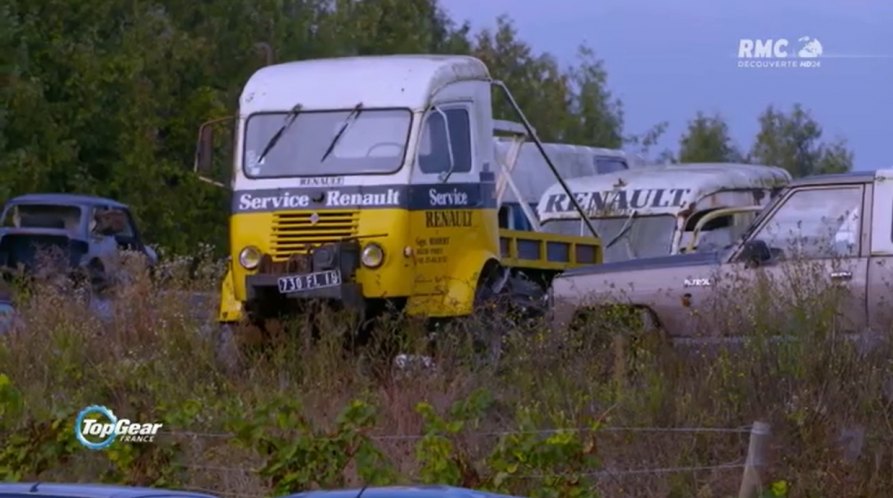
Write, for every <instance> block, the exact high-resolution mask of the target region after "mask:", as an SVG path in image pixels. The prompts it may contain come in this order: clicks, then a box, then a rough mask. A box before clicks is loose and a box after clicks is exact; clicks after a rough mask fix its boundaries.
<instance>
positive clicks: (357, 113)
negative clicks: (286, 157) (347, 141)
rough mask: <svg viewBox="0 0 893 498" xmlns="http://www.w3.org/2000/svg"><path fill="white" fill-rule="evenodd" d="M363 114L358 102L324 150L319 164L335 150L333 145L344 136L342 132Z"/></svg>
mask: <svg viewBox="0 0 893 498" xmlns="http://www.w3.org/2000/svg"><path fill="white" fill-rule="evenodd" d="M361 112H363V103H362V102H360V103H358V104H357V105H356V107H354V108H353V110H352V111H350V114H348V115H347V117H346V118H345V119H344V124H342V125H341V129H339V130H338V133H336V134H335V138H333V139H332V143H330V144H329V147H328V148H327V149H326V152H325V154H323V155H322V157H321V158H320V159H319V162H320V163H322V162H323V161H325V160H326V158H327V157H329V154H331V153H332V151H333V150H334V149H335V145H336V144H337V143H338V140H341V136H342V135H344V132H345V131H347V128H348V127H349V126H350V125H351V123H353V122H354V121H355V120H356V119H357V118H358V117H359V116H360V113H361Z"/></svg>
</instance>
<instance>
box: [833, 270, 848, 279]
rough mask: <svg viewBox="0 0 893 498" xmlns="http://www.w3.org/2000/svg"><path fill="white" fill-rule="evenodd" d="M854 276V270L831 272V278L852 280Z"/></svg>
mask: <svg viewBox="0 0 893 498" xmlns="http://www.w3.org/2000/svg"><path fill="white" fill-rule="evenodd" d="M851 278H853V272H849V271H833V272H831V280H850V279H851Z"/></svg>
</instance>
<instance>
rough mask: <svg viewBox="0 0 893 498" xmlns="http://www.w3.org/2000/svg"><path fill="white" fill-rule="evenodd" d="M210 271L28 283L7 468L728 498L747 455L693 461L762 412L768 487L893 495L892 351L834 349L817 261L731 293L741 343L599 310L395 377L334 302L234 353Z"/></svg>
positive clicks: (1, 367)
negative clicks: (652, 331) (218, 324)
mask: <svg viewBox="0 0 893 498" xmlns="http://www.w3.org/2000/svg"><path fill="white" fill-rule="evenodd" d="M210 265H211V263H204V264H203V268H205V269H208V271H207V272H206V280H195V279H187V278H185V277H184V274H185V270H186V268H180V267H178V266H177V265H173V264H171V265H169V267H168V268H165V269H164V270H165V271H164V272H162V273H163V274H164V275H165V276H166V278H165V279H164V281H162V282H156V283H152V282H150V281H149V279H148V277H147V276H143V277H141V278H138V279H135V280H134V281H133V282H130V283H128V284H125V285H124V286H122V287H120V288H118V289H117V296H116V297H115V298H114V301H113V305H114V306H113V307H112V309H111V311H110V312H107V313H105V314H99V313H97V312H96V311H95V309H94V308H91V305H90V303H89V302H88V300H87V299H86V298H85V297H79V296H80V295H79V294H77V293H75V292H74V291H73V290H71V289H67V288H64V287H60V284H59V283H58V282H57V283H55V284H53V285H50V284H37V285H35V286H34V287H32V288H31V289H30V292H29V293H27V294H22V295H20V296H19V298H18V300H19V302H18V305H19V308H20V310H21V313H22V315H21V317H20V319H21V321H20V322H19V323H17V324H16V325H15V326H14V328H13V330H11V331H9V332H8V333H7V334H5V335H3V336H2V337H0V439H2V440H3V441H4V442H5V444H4V445H3V447H2V450H0V479H41V480H54V479H58V480H81V481H83V480H105V481H110V482H122V483H131V484H154V485H167V486H178V487H186V488H195V489H207V490H213V491H215V492H218V493H221V494H223V495H224V496H255V497H259V496H267V495H269V494H272V493H281V492H286V491H298V490H301V489H309V488H315V487H333V486H346V485H358V484H360V483H370V484H386V483H397V482H401V483H402V482H428V483H444V484H457V485H464V486H469V487H478V488H483V489H491V490H498V491H502V492H510V493H516V494H520V495H524V496H535V497H547V496H548V497H559V496H560V497H570V496H580V497H584V496H734V495H735V493H737V487H738V484H739V482H740V479H741V469H740V468H739V467H734V466H727V467H722V466H720V467H719V468H715V469H700V470H698V468H700V467H712V466H718V465H720V464H729V463H741V462H742V461H743V458H744V456H745V453H746V448H747V442H748V440H747V438H748V435H747V430H746V429H743V430H734V429H735V428H742V427H746V426H748V425H750V424H751V423H753V422H754V421H755V420H765V421H767V422H769V423H770V424H771V427H772V439H771V441H772V445H771V453H770V460H769V467H768V469H766V471H765V472H764V473H763V479H764V481H763V482H764V484H765V485H766V493H767V495H766V496H773V495H772V494H771V493H772V489H775V490H776V492H777V493H778V494H777V495H778V496H783V495H784V496H791V497H798V496H864V497H882V496H887V495H888V491H889V489H891V487H893V480H891V479H893V450H891V448H893V445H891V444H890V443H891V441H893V430H891V425H890V420H891V418H890V417H891V415H893V406H891V402H893V398H891V396H893V392H891V390H890V385H891V383H890V382H891V381H890V379H891V378H893V364H891V360H890V357H891V356H890V351H889V349H887V348H886V347H880V346H879V347H876V348H874V349H872V350H869V351H864V350H862V349H860V348H859V347H858V346H859V345H858V344H856V343H853V342H848V341H840V339H839V337H836V328H835V327H836V325H835V324H836V320H837V318H836V317H835V313H833V311H834V310H836V309H840V303H841V301H840V299H841V296H839V295H837V294H836V293H834V292H827V290H828V289H827V288H826V287H824V285H823V284H822V283H821V282H822V281H821V279H813V278H812V277H811V276H810V275H811V273H809V272H808V271H804V272H803V273H802V275H799V276H798V277H797V278H798V279H799V280H791V282H793V283H794V285H793V286H791V285H790V284H789V283H783V282H774V283H773V282H767V281H758V282H756V283H754V282H751V284H747V283H743V282H739V283H735V284H734V285H730V286H728V288H729V289H730V290H732V291H734V293H735V296H737V297H736V298H735V300H734V301H733V302H732V304H730V305H729V306H728V307H727V308H725V309H726V312H725V313H723V314H722V316H724V317H726V318H728V323H726V324H724V325H723V326H722V327H720V330H718V332H722V333H732V332H739V333H746V334H747V335H748V337H749V338H750V340H749V341H748V342H746V343H745V344H744V345H743V346H740V347H738V348H737V349H722V348H716V347H714V348H711V349H706V350H698V351H694V350H691V349H686V348H679V347H676V348H672V347H669V346H668V345H666V344H665V343H663V342H661V341H659V340H654V337H653V336H649V335H647V334H645V333H644V332H643V331H641V330H635V329H624V328H623V327H622V325H620V321H619V319H618V320H614V321H611V320H612V319H613V318H617V317H616V316H601V317H599V316H593V317H591V318H590V320H589V322H587V324H586V325H585V326H584V327H583V328H582V329H575V330H558V331H549V330H548V329H547V328H546V327H545V325H544V324H538V325H536V326H534V327H532V328H530V329H525V330H513V331H511V333H510V337H509V349H508V350H507V352H506V354H505V356H504V360H503V362H502V363H501V364H500V365H499V366H498V367H496V366H483V367H482V366H481V365H480V364H479V363H477V362H475V361H472V360H470V353H469V349H470V346H469V344H468V341H466V340H465V339H464V337H463V335H462V334H461V333H459V332H458V331H455V332H456V333H453V334H447V335H446V336H444V337H445V338H444V339H442V341H441V343H440V347H439V348H438V351H437V353H436V355H435V357H434V361H435V364H436V365H435V367H434V368H422V367H418V368H416V367H410V368H406V369H403V370H400V369H396V368H394V367H392V363H391V362H390V361H389V359H387V358H383V357H380V356H378V355H377V354H376V353H375V351H379V350H381V348H378V349H376V348H370V349H368V350H363V351H360V352H358V353H354V354H349V353H347V352H345V350H344V348H343V344H344V335H345V334H350V333H351V331H352V330H353V329H352V328H351V326H350V324H349V323H348V322H349V320H346V319H344V317H342V316H340V315H334V316H333V315H331V314H328V313H323V314H321V315H320V316H319V317H318V319H319V320H320V325H321V326H322V330H324V331H325V333H324V334H323V336H322V338H321V339H319V340H316V341H314V340H311V338H310V337H309V333H308V331H307V330H308V329H307V327H306V325H305V324H303V322H301V321H299V322H295V323H293V324H286V330H285V334H283V336H282V337H280V338H279V339H278V340H277V341H276V342H274V343H272V344H269V347H268V349H267V350H266V351H265V352H264V354H259V355H255V356H250V357H246V358H243V361H242V362H241V363H240V365H237V366H233V365H231V364H226V362H225V361H224V359H225V358H223V357H222V355H221V353H220V350H219V345H218V342H217V341H216V340H215V336H214V334H209V333H207V332H208V330H209V329H208V327H205V326H203V321H204V318H205V317H204V316H203V315H202V313H197V312H198V311H201V312H204V311H207V312H208V314H210V313H211V312H212V310H213V306H214V303H213V299H212V301H211V302H210V303H207V304H205V305H203V306H204V307H201V306H199V305H198V304H196V299H186V298H184V296H186V295H187V294H184V293H183V292H184V291H189V292H192V293H194V292H195V291H197V290H199V289H202V288H205V289H209V288H213V286H212V284H213V283H214V282H215V280H216V278H218V276H219V275H217V273H219V269H216V268H214V267H213V266H210ZM184 266H185V265H184ZM818 276H819V277H820V276H821V275H818ZM747 285H750V287H746V286H747ZM810 289H811V290H810ZM606 325H607V326H606ZM419 330H421V327H420V326H419V324H418V323H417V322H415V321H413V320H411V319H408V318H405V317H400V316H397V317H392V318H390V319H389V320H387V321H385V322H382V324H380V326H379V331H378V332H379V336H380V337H394V336H400V337H403V339H404V344H406V345H407V346H405V347H407V348H410V349H411V348H412V345H413V344H419V348H422V347H423V341H420V340H418V339H419V337H418V336H419V335H420V333H416V332H414V331H419ZM775 335H787V336H788V337H789V339H790V340H789V341H787V342H772V341H770V340H769V337H770V336H775ZM409 352H412V351H411V350H410V351H409ZM92 404H101V405H105V406H108V407H110V408H111V409H112V410H114V411H115V413H116V414H118V415H119V417H127V418H129V419H130V420H133V421H140V422H160V423H164V424H165V425H164V427H163V432H164V434H161V435H159V436H158V437H157V438H156V441H155V443H153V444H137V443H126V442H116V443H115V444H113V445H112V447H111V448H110V449H108V450H104V451H98V452H94V451H90V450H87V449H86V448H84V447H82V446H80V444H78V443H77V442H76V440H75V438H74V433H73V424H74V422H75V417H76V415H77V413H78V412H79V410H81V409H82V408H84V407H86V406H88V405H92ZM686 427H694V428H697V427H703V428H727V429H729V430H728V431H725V432H714V431H692V432H684V431H679V430H678V429H679V428H686ZM630 428H652V429H649V430H647V431H646V430H632V429H630ZM674 428H675V429H674ZM859 428H862V429H864V441H863V442H862V443H861V444H857V445H854V444H852V443H850V444H848V445H843V446H842V445H841V443H840V441H839V436H840V434H841V432H842V431H850V432H851V433H852V432H854V430H855V429H859ZM666 429H670V430H666ZM856 432H858V431H856ZM643 469H645V470H643ZM647 469H652V470H650V471H649V470H647ZM654 469H664V470H654ZM667 469H669V470H667ZM674 469H675V470H674ZM686 469H687V470H686ZM631 471H632V472H631ZM640 471H641V472H640ZM773 482H776V485H775V486H772V487H771V488H772V489H770V484H771V483H773ZM785 487H787V489H788V491H785V492H784V493H782V490H783V489H784V488H785Z"/></svg>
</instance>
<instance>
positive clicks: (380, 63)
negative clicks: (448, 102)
mask: <svg viewBox="0 0 893 498" xmlns="http://www.w3.org/2000/svg"><path fill="white" fill-rule="evenodd" d="M470 80H478V81H489V80H490V73H489V71H488V70H487V66H485V65H484V63H483V62H481V61H480V60H479V59H476V58H474V57H470V56H464V55H379V56H360V57H338V58H329V59H314V60H305V61H297V62H286V63H282V64H274V65H270V66H266V67H264V68H261V69H259V70H258V71H257V72H255V73H254V74H253V75H252V76H251V78H250V79H249V80H248V82H247V83H246V84H245V87H244V89H243V91H242V95H241V97H240V99H239V106H240V112H241V114H242V115H243V116H246V115H249V114H253V113H256V112H265V111H266V112H270V111H287V110H289V109H291V108H292V107H294V106H295V104H298V103H300V104H301V105H302V108H303V109H304V110H314V109H315V110H322V109H346V108H351V107H353V106H355V105H356V104H357V103H359V101H362V103H363V106H364V107H367V108H374V107H403V108H410V109H413V110H419V109H423V108H424V107H425V106H426V105H427V103H428V99H429V97H430V95H432V94H433V93H434V92H436V91H437V90H438V89H439V88H441V87H443V86H444V85H448V84H450V83H454V82H457V81H470Z"/></svg>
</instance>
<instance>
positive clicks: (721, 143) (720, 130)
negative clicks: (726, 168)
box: [679, 112, 741, 163]
mask: <svg viewBox="0 0 893 498" xmlns="http://www.w3.org/2000/svg"><path fill="white" fill-rule="evenodd" d="M739 160H741V154H740V153H739V152H738V150H737V149H736V148H735V146H734V145H733V144H732V139H731V138H730V137H729V127H728V125H727V124H726V122H725V121H724V120H723V119H722V118H721V117H720V116H719V115H715V116H705V115H704V114H703V113H701V112H698V114H697V115H696V116H695V118H694V119H693V120H691V121H689V122H688V129H687V130H686V132H685V133H684V134H683V135H682V138H681V139H680V140H679V162H681V163H711V162H718V163H725V162H737V161H739Z"/></svg>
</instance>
